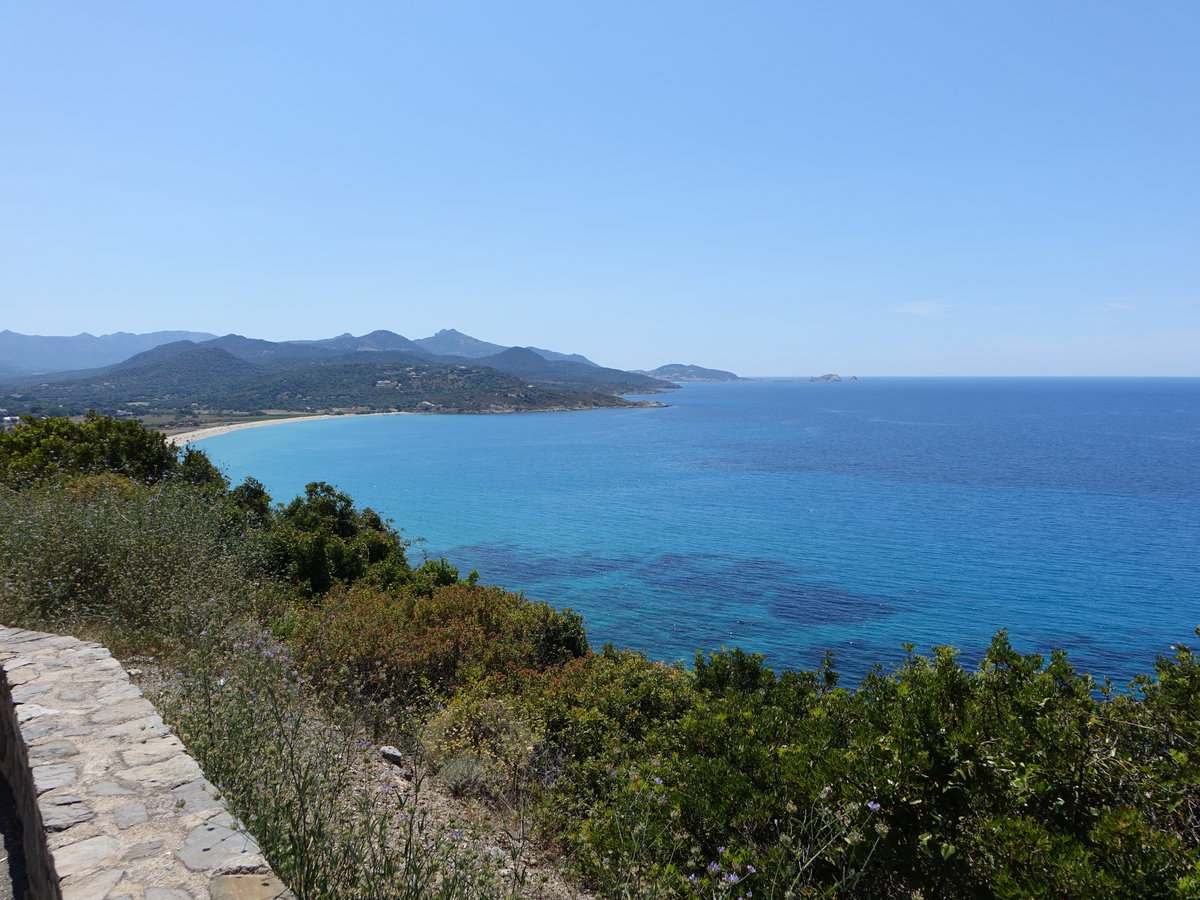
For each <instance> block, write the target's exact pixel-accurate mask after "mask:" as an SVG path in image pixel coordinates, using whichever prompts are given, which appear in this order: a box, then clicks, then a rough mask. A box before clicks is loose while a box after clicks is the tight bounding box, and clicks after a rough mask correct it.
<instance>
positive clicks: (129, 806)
mask: <svg viewBox="0 0 1200 900" xmlns="http://www.w3.org/2000/svg"><path fill="white" fill-rule="evenodd" d="M113 817H114V818H115V819H116V820H117V827H118V828H119V829H121V830H122V831H124V830H125V829H126V828H132V827H133V826H134V825H141V824H142V823H143V822H149V821H150V814H149V813H148V812H146V804H144V803H123V804H122V805H120V806H118V807H117V808H116V809H114V810H113Z"/></svg>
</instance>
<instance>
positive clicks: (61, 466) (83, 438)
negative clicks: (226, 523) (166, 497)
mask: <svg viewBox="0 0 1200 900" xmlns="http://www.w3.org/2000/svg"><path fill="white" fill-rule="evenodd" d="M101 472H107V473H114V474H118V475H125V476H128V477H129V478H131V479H133V480H134V481H138V482H141V483H144V484H155V483H157V482H159V481H162V480H164V479H168V478H175V479H178V480H182V481H185V482H187V483H189V484H198V485H206V486H210V487H213V488H216V489H218V490H223V489H224V488H225V487H227V486H228V482H227V481H226V480H225V476H224V475H222V474H221V471H220V470H219V469H218V468H217V467H216V466H215V465H213V463H212V461H211V460H209V458H208V457H207V456H206V455H205V454H204V453H203V452H202V451H200V450H197V449H195V448H193V447H187V448H184V449H182V450H181V449H179V448H176V447H174V446H172V445H171V444H170V443H168V441H167V439H166V437H165V436H164V435H162V434H160V433H159V432H157V431H151V430H149V429H147V428H143V427H142V426H141V425H140V424H139V423H138V422H136V421H134V420H132V419H115V418H112V417H110V416H101V415H98V414H96V413H94V412H93V413H88V414H87V416H86V417H85V418H84V419H83V421H81V422H80V421H74V420H72V419H67V418H37V417H35V416H25V417H23V418H22V419H21V423H20V424H19V425H18V426H17V427H15V428H13V429H11V430H9V431H5V432H2V433H0V483H7V484H10V485H14V484H16V485H19V484H25V483H29V482H31V481H36V480H37V479H40V478H47V477H51V476H64V475H67V476H69V475H95V474H98V473H101Z"/></svg>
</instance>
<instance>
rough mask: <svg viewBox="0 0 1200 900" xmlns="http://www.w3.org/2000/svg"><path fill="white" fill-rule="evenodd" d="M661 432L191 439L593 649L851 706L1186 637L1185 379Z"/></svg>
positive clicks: (710, 391)
mask: <svg viewBox="0 0 1200 900" xmlns="http://www.w3.org/2000/svg"><path fill="white" fill-rule="evenodd" d="M655 399H660V400H664V401H665V402H668V403H670V404H671V406H670V407H669V408H666V409H628V410H597V411H590V412H581V413H544V414H524V415H510V416H432V415H430V416H416V415H403V416H370V417H367V416H362V417H351V416H347V417H344V418H336V419H324V420H309V421H297V422H289V423H286V424H282V425H277V426H271V427H265V428H256V429H248V430H243V431H237V432H232V433H229V434H225V435H219V436H214V437H211V438H207V439H204V440H203V441H202V442H200V444H199V446H201V447H202V448H203V449H205V450H206V451H207V452H208V453H209V454H210V455H211V456H212V457H213V459H214V460H215V461H216V462H217V463H218V464H220V465H221V466H222V467H223V468H224V469H225V470H226V472H227V474H229V475H230V477H231V478H233V479H234V480H235V481H238V480H240V479H242V478H243V477H246V476H254V477H256V478H258V479H259V480H260V481H262V482H263V483H264V484H265V485H266V486H267V489H268V490H269V491H270V492H271V494H272V496H274V497H275V499H276V500H286V499H289V498H290V497H292V496H294V495H295V494H297V493H300V492H301V491H302V490H303V487H304V485H305V484H306V483H307V482H310V481H316V480H321V481H327V482H330V483H332V484H335V485H336V486H337V487H339V488H340V489H342V490H345V491H347V492H348V493H349V494H350V495H351V496H352V497H354V498H355V500H356V501H357V503H358V504H359V505H366V506H371V507H372V508H374V509H376V510H378V511H379V512H380V513H382V514H383V515H385V516H387V517H389V518H391V519H393V520H394V522H395V524H396V525H397V526H399V527H402V528H403V529H404V530H405V535H406V536H407V537H409V538H422V539H423V540H422V541H421V542H420V543H418V544H417V545H415V546H414V548H413V549H412V551H410V556H412V557H413V558H414V559H419V558H420V555H421V554H422V553H427V554H429V555H432V556H445V557H447V558H448V559H449V560H450V561H451V562H452V563H453V564H455V565H457V566H458V567H459V568H460V570H461V571H462V572H463V573H464V574H465V573H466V572H467V571H469V570H471V569H476V570H478V571H479V573H480V576H481V578H482V580H483V581H484V582H487V583H496V584H502V585H505V586H507V587H508V588H510V589H513V590H522V591H524V592H525V593H526V594H527V595H528V596H530V597H532V598H534V599H537V600H545V601H547V602H549V603H551V604H553V605H555V606H569V607H572V608H574V609H575V610H576V611H578V612H580V613H582V614H583V615H584V616H585V619H586V622H587V626H588V630H589V635H590V637H591V639H592V641H593V643H594V644H596V645H599V644H601V643H604V642H608V641H611V642H613V643H615V644H617V645H619V646H629V647H634V648H636V649H638V650H642V651H644V652H646V653H647V654H649V655H650V656H652V657H655V658H659V659H666V660H675V659H685V660H690V659H691V658H692V656H693V655H694V653H695V651H697V650H711V649H716V648H717V647H719V646H722V645H724V646H740V647H742V648H744V649H746V650H749V651H756V652H761V653H763V654H764V655H765V656H766V657H767V659H768V661H769V662H770V664H772V665H775V666H777V667H791V668H812V667H814V666H817V665H819V664H820V661H821V658H822V655H823V653H824V652H825V651H826V650H832V651H833V652H834V653H835V655H836V660H837V664H838V668H839V669H840V670H841V671H842V672H843V673H844V674H845V676H846V677H847V678H848V679H849V680H851V681H853V680H856V679H857V678H858V677H860V676H861V675H862V674H863V673H864V672H865V671H867V670H868V669H869V668H870V666H871V665H873V664H875V663H880V664H883V665H885V666H891V665H894V664H896V663H897V662H898V661H899V660H901V659H902V658H903V656H904V650H903V649H902V644H903V643H904V642H912V643H914V644H916V645H917V647H918V648H919V649H920V650H927V649H928V648H929V647H930V646H932V645H935V644H950V645H953V646H955V647H957V648H959V649H960V650H961V651H962V654H963V659H964V662H967V663H973V662H974V661H976V660H977V659H978V658H979V656H980V655H981V653H982V652H983V650H984V649H986V646H987V644H988V642H989V640H990V639H991V637H992V635H993V634H994V633H995V632H996V631H997V630H998V629H999V628H1002V627H1004V628H1008V629H1009V631H1010V635H1011V638H1012V641H1013V643H1014V645H1015V646H1016V647H1017V648H1018V649H1020V650H1023V651H1026V652H1034V651H1036V652H1043V653H1047V652H1049V650H1050V649H1051V648H1062V649H1065V650H1067V651H1068V652H1069V654H1070V659H1071V660H1072V661H1073V662H1074V663H1075V664H1076V665H1077V666H1078V667H1079V668H1081V669H1084V670H1087V671H1091V672H1094V673H1096V674H1098V675H1102V676H1111V677H1113V678H1114V679H1116V680H1118V681H1124V680H1126V679H1128V678H1129V677H1131V676H1132V675H1134V674H1137V673H1140V672H1149V671H1150V670H1151V668H1152V663H1153V660H1154V657H1155V655H1156V654H1160V653H1168V652H1170V648H1171V646H1172V645H1173V644H1175V643H1177V642H1179V641H1184V642H1187V641H1189V640H1192V639H1194V637H1195V635H1194V633H1193V629H1194V628H1195V626H1196V625H1197V624H1200V562H1198V559H1200V555H1198V554H1197V550H1198V545H1200V379H1149V378H1147V379H1097V378H1088V379H1083V378H1081V379H1068V378H1053V379H1051V378H1028V379H1014V378H928V379H922V378H878V379H863V380H862V381H859V382H840V383H810V382H808V381H802V380H776V381H755V382H743V383H727V384H689V385H685V386H684V387H683V388H682V389H681V390H679V391H672V392H671V393H669V394H667V395H665V396H663V395H659V396H657V397H656V398H655Z"/></svg>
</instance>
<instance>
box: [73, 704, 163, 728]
mask: <svg viewBox="0 0 1200 900" xmlns="http://www.w3.org/2000/svg"><path fill="white" fill-rule="evenodd" d="M153 712H154V709H153V708H152V707H151V706H150V704H149V703H147V702H146V701H145V700H140V699H139V700H121V701H120V702H118V703H113V704H110V705H109V706H102V707H100V708H99V709H98V710H96V711H95V712H93V713H92V714H91V715H90V716H88V721H89V722H92V723H93V724H95V725H107V724H109V723H112V722H128V721H130V720H132V719H141V718H144V717H146V716H148V715H150V714H151V713H153Z"/></svg>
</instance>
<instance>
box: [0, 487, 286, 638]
mask: <svg viewBox="0 0 1200 900" xmlns="http://www.w3.org/2000/svg"><path fill="white" fill-rule="evenodd" d="M264 568H265V555H264V548H263V547H262V544H261V542H260V541H257V540H255V539H254V538H253V536H252V535H249V534H247V533H245V531H244V530H243V529H242V527H241V526H240V523H239V522H238V521H237V519H236V518H231V517H230V514H229V511H228V509H227V507H226V506H225V504H224V503H223V501H222V500H221V498H220V497H218V496H214V495H212V494H211V493H209V492H207V491H203V490H198V489H196V488H195V487H193V486H191V485H188V484H185V483H181V482H176V481H172V480H168V481H163V482H160V483H158V484H156V485H154V486H146V485H143V484H139V483H137V482H134V481H131V480H130V479H129V478H127V477H124V476H118V475H112V474H98V475H87V476H77V477H74V478H69V479H63V478H57V479H43V480H42V481H40V482H38V483H36V484H33V485H31V486H29V487H26V488H25V489H23V490H20V491H17V490H14V489H12V488H4V487H0V619H2V620H3V621H6V622H11V623H17V622H19V623H22V624H25V625H28V626H32V627H41V628H51V629H55V630H68V631H78V630H80V629H83V630H85V631H88V632H90V633H91V634H93V635H105V636H106V637H105V639H106V640H108V641H110V642H112V643H114V644H115V649H121V648H122V647H132V646H136V645H137V644H138V643H139V642H146V643H148V644H150V645H160V644H162V643H164V642H166V643H186V641H187V639H188V638H187V637H186V636H187V635H188V634H193V633H196V632H198V631H201V630H204V629H205V628H206V627H207V625H208V624H209V623H211V622H212V621H214V620H215V619H220V620H225V619H229V618H244V617H250V618H257V617H261V616H265V615H268V614H269V613H270V609H269V608H268V607H269V604H270V601H269V599H268V598H269V597H270V593H271V592H270V590H269V589H268V588H267V586H265V585H264V584H263V583H262V582H261V580H260V579H261V577H262V572H263V570H264Z"/></svg>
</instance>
